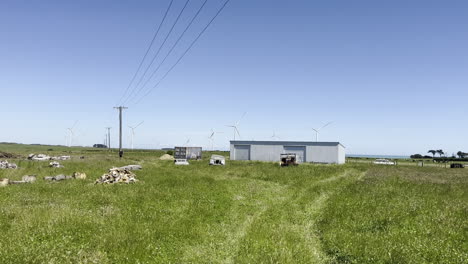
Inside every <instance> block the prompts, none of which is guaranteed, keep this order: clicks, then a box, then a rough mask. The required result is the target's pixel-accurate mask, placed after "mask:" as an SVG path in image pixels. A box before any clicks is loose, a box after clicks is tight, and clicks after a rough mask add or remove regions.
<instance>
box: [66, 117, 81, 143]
mask: <svg viewBox="0 0 468 264" xmlns="http://www.w3.org/2000/svg"><path fill="white" fill-rule="evenodd" d="M77 123H78V120H76V121H75V123H74V124H73V126H72V127H69V128H67V130H68V132H69V133H70V134H69V136H70V139H69V141H68V147H71V145H72V144H73V136H74V135H75V132H74V131H73V129H74V128H75V126H76V124H77Z"/></svg>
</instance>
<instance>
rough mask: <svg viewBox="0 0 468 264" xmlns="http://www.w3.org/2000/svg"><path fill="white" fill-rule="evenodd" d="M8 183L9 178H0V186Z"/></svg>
mask: <svg viewBox="0 0 468 264" xmlns="http://www.w3.org/2000/svg"><path fill="white" fill-rule="evenodd" d="M8 184H10V180H9V179H6V178H4V179H1V180H0V187H5V186H7V185H8Z"/></svg>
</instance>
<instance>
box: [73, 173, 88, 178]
mask: <svg viewBox="0 0 468 264" xmlns="http://www.w3.org/2000/svg"><path fill="white" fill-rule="evenodd" d="M72 177H73V178H74V179H78V180H84V179H86V173H84V172H74V173H73V174H72Z"/></svg>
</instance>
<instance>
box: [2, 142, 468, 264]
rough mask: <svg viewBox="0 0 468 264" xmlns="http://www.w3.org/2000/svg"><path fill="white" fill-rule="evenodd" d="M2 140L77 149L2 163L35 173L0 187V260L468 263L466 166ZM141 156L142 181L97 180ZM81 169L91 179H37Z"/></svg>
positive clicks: (20, 150) (9, 174)
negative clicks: (216, 157) (185, 154)
mask: <svg viewBox="0 0 468 264" xmlns="http://www.w3.org/2000/svg"><path fill="white" fill-rule="evenodd" d="M50 149H52V150H50ZM0 151H5V152H11V153H17V154H22V155H24V156H26V155H27V154H29V153H45V154H50V155H72V157H73V159H72V160H70V161H64V162H62V164H63V165H64V166H65V168H61V169H53V168H49V167H48V162H32V161H26V160H24V159H15V160H10V161H13V162H16V163H17V164H18V165H19V167H20V169H17V170H0V178H10V179H20V178H21V176H23V175H26V174H36V175H37V176H38V177H39V178H40V179H39V180H38V181H37V182H36V183H34V184H27V185H10V186H7V187H3V188H0V200H1V201H2V206H1V208H0V263H468V241H467V238H468V220H467V219H468V194H467V193H468V191H467V190H468V169H459V170H455V169H444V168H431V167H424V168H420V167H410V166H372V165H369V164H361V163H350V164H346V165H311V164H304V165H301V166H298V167H291V168H280V167H279V166H278V165H277V164H273V163H260V162H234V161H232V162H231V161H228V163H227V166H225V167H210V166H208V164H207V163H208V162H207V159H206V158H207V157H208V156H209V153H205V154H204V155H205V159H204V160H202V161H194V162H191V165H190V166H179V167H177V166H174V165H173V164H172V162H171V161H161V160H159V159H158V158H159V156H160V155H162V154H163V152H161V151H134V152H127V153H126V155H125V158H124V159H122V160H119V159H118V158H116V153H109V152H107V151H105V150H96V149H85V148H71V149H68V148H63V147H54V146H28V145H9V144H0ZM224 154H225V155H227V154H226V153H224ZM79 156H85V159H79V158H78V157H79ZM135 163H137V164H141V165H142V166H143V167H144V169H143V170H142V171H137V172H136V174H137V178H138V179H139V180H140V181H139V182H138V183H136V184H133V185H94V184H93V183H94V180H95V179H96V178H98V177H99V176H100V175H102V174H103V173H105V172H106V171H107V170H108V169H109V168H111V167H113V166H123V165H128V164H135ZM74 171H80V172H85V173H86V174H87V175H88V179H86V180H83V181H80V180H69V181H63V182H54V183H49V182H45V181H43V180H42V177H43V176H49V175H57V174H60V173H64V174H71V173H72V172H74Z"/></svg>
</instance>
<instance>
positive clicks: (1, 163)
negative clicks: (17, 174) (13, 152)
mask: <svg viewBox="0 0 468 264" xmlns="http://www.w3.org/2000/svg"><path fill="white" fill-rule="evenodd" d="M17 168H18V166H17V165H16V164H15V163H10V162H8V160H0V169H17Z"/></svg>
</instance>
